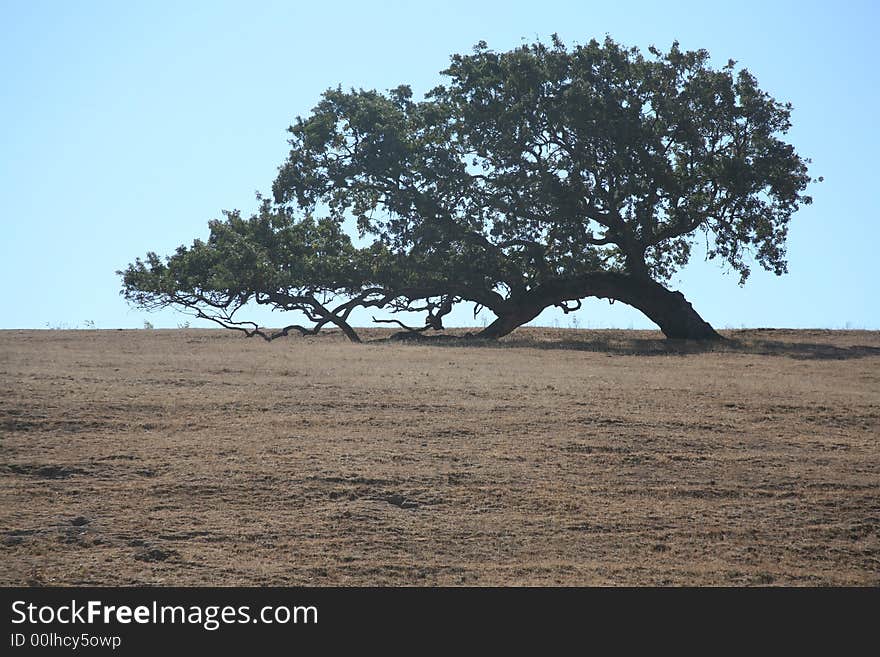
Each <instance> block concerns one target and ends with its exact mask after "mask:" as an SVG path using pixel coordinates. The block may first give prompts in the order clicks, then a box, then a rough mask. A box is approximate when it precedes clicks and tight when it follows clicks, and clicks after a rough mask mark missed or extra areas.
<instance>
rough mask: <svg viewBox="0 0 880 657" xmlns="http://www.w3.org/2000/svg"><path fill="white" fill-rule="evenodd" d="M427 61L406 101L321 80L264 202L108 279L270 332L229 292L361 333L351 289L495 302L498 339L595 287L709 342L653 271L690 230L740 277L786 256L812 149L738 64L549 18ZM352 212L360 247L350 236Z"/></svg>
mask: <svg viewBox="0 0 880 657" xmlns="http://www.w3.org/2000/svg"><path fill="white" fill-rule="evenodd" d="M443 73H444V74H445V75H446V76H447V77H448V78H449V80H448V82H447V84H445V85H443V86H439V87H437V88H435V89H433V90H432V91H430V92H429V93H428V94H427V95H426V97H425V98H424V99H423V100H421V101H416V100H414V99H413V95H412V92H411V90H410V88H409V87H408V86H401V87H398V88H396V89H394V90H391V91H389V92H388V93H379V92H376V91H363V90H360V91H348V92H346V91H343V90H342V89H340V88H337V89H331V90H329V91H327V92H326V93H325V94H324V95H323V98H322V100H321V102H320V103H319V104H318V106H317V107H315V109H314V110H313V111H312V113H311V115H310V116H308V117H307V118H304V119H303V118H299V119H298V120H297V121H296V123H295V125H293V126H291V127H290V129H289V132H290V135H291V136H290V145H291V150H290V154H289V156H288V158H287V159H286V161H285V162H284V163H283V164H282V166H281V167H280V168H279V173H278V176H277V178H276V180H275V182H274V184H273V186H272V191H273V197H274V198H273V201H274V202H270V201H268V200H264V201H263V202H262V204H261V210H260V214H258V215H255V216H253V217H251V218H250V219H249V220H244V219H242V218H241V217H240V216H239V215H238V214H236V213H229V214H228V215H227V219H226V221H225V222H213V223H212V224H211V230H212V237H211V240H209V242H208V243H202V242H196V243H195V244H194V245H193V247H192V248H190V249H185V248H183V247H181V249H179V250H178V252H177V253H176V254H174V255H172V256H171V257H170V258H167V259H166V260H165V261H162V260H160V259H159V258H158V257H157V256H156V255H155V254H150V255H149V256H148V259H147V261H145V262H144V261H140V260H138V261H136V262H135V263H134V264H133V265H130V266H129V268H128V269H127V270H126V271H125V272H122V274H123V278H124V288H123V293H124V294H125V295H126V296H127V297H128V298H129V299H130V300H132V301H134V302H135V303H138V304H140V305H142V306H146V307H155V306H165V305H174V306H177V307H181V308H187V309H190V310H195V312H196V313H200V315H199V316H203V317H209V318H211V319H214V320H215V321H220V322H221V323H223V324H224V325H228V326H230V327H232V328H242V329H243V330H246V331H247V332H248V333H249V334H253V333H259V334H262V335H263V336H264V337H270V336H268V335H267V334H266V333H264V332H262V331H260V330H259V329H258V328H257V327H256V326H254V325H251V326H250V329H248V328H247V326H248V325H246V324H242V323H239V322H237V321H233V320H232V317H231V315H230V314H229V312H230V310H231V311H232V312H235V310H237V309H238V308H239V307H240V306H241V305H243V304H244V303H246V302H247V301H250V300H254V301H256V302H258V303H265V304H270V305H271V306H272V307H274V308H279V309H282V310H299V311H302V312H303V313H305V316H306V317H307V318H308V319H309V320H310V321H311V324H312V325H311V327H310V328H305V327H299V326H298V327H296V328H298V329H299V330H301V331H302V332H312V331H317V330H319V329H320V328H321V327H322V326H325V325H327V324H334V325H336V326H339V327H340V328H342V329H343V330H344V331H346V333H347V334H349V337H352V339H356V334H355V332H354V331H353V329H351V327H350V326H349V325H348V323H347V320H348V317H349V315H350V313H351V312H352V310H353V309H354V308H356V307H359V306H372V307H376V308H385V309H388V310H390V311H392V312H400V311H418V310H420V311H426V312H427V313H428V317H427V320H426V323H425V326H424V327H423V328H435V329H436V328H442V317H443V316H444V315H446V314H448V313H449V311H450V310H451V309H452V307H453V306H454V305H455V304H457V303H460V302H472V303H473V304H475V312H476V310H478V309H481V308H487V309H488V310H490V311H491V312H492V313H494V314H495V316H496V318H497V319H496V320H495V321H494V322H492V323H491V324H490V325H489V326H487V327H486V328H485V329H484V330H483V331H482V332H481V333H480V334H479V335H480V337H485V338H497V337H501V336H504V335H506V334H508V333H510V332H511V331H513V330H514V329H516V328H517V327H518V326H520V325H522V324H524V323H526V322H528V321H530V320H532V319H534V318H535V317H537V316H538V315H539V314H540V313H541V312H542V311H543V310H544V309H546V308H548V307H552V306H558V307H560V308H562V309H563V310H565V311H566V312H568V311H571V310H573V309H576V308H578V307H580V303H581V300H583V299H585V298H588V297H600V298H606V299H609V300H612V301H620V302H623V303H626V304H629V305H631V306H633V307H635V308H637V309H639V310H640V311H641V312H643V313H644V314H645V315H646V316H647V317H649V318H650V319H651V320H652V321H653V322H655V323H656V324H657V325H658V326H659V327H660V328H661V330H662V331H663V333H664V334H665V335H666V336H667V337H670V338H689V339H716V338H718V337H719V336H718V334H717V333H716V332H715V331H714V330H713V329H712V327H711V326H710V325H709V324H708V323H707V322H705V321H704V320H703V319H702V318H701V317H700V316H699V314H698V313H697V312H696V311H695V310H694V309H693V307H692V306H691V304H690V303H689V302H688V301H687V300H686V299H685V298H684V296H683V295H682V294H681V293H680V292H677V291H673V290H670V289H668V288H667V287H665V286H664V283H665V282H667V281H668V280H669V279H670V277H671V276H672V275H673V274H674V273H675V272H676V271H677V270H678V269H679V268H680V267H682V266H683V265H685V264H686V263H687V262H688V259H689V257H690V255H691V248H692V245H693V244H694V242H695V241H696V240H697V239H701V240H705V243H706V245H707V249H708V250H707V256H708V258H719V259H721V260H723V261H724V262H726V263H728V264H729V266H731V267H732V268H733V269H734V270H736V271H737V272H738V273H739V275H740V282H741V283H744V282H745V281H746V279H747V278H748V276H749V273H750V266H753V265H754V264H755V263H757V264H758V265H760V266H761V267H763V268H765V269H767V270H770V271H772V272H774V273H776V274H782V273H784V272H785V271H786V260H785V240H786V234H787V228H788V222H789V220H790V218H791V216H792V214H793V213H794V212H795V211H796V210H797V209H798V207H799V206H800V204H806V203H810V201H811V199H810V197H809V196H807V195H805V193H804V192H805V190H806V188H807V186H808V184H809V183H810V182H811V179H810V176H809V174H808V171H807V164H808V163H809V160H806V159H804V158H802V157H800V156H799V155H798V154H797V153H796V152H795V150H794V148H793V147H792V146H791V145H790V144H788V143H786V142H785V141H783V140H782V137H783V136H784V135H785V133H786V132H787V131H788V129H789V127H790V123H789V119H790V113H791V106H790V105H789V104H782V103H779V102H777V101H776V100H774V99H773V98H772V97H771V96H769V95H768V94H767V93H766V92H764V91H762V90H761V89H760V88H759V87H758V85H757V82H756V80H755V78H754V76H752V75H751V74H750V73H749V72H748V71H747V70H745V69H737V66H736V63H735V62H733V61H729V62H728V63H727V64H726V65H725V66H723V67H721V68H720V69H714V68H712V67H711V66H710V65H709V55H708V53H707V52H706V51H704V50H698V51H688V52H685V51H682V50H681V49H680V48H679V45H678V44H677V43H675V44H673V45H672V47H671V49H670V50H669V51H668V52H661V51H659V50H657V49H656V48H653V47H652V48H650V49H649V54H648V55H647V56H646V55H643V54H642V53H641V52H640V51H639V50H638V49H636V48H630V49H626V48H623V47H621V46H620V45H619V44H617V43H615V42H614V41H613V40H611V39H610V38H607V39H606V40H605V41H604V43H599V42H597V41H591V42H589V43H588V44H586V45H582V46H575V47H573V48H567V47H566V46H565V45H564V44H563V43H562V42H561V41H560V40H559V39H558V38H556V37H555V36H554V38H553V40H552V43H551V44H550V45H545V44H542V43H536V44H533V45H530V46H523V47H521V48H517V49H515V50H513V51H510V52H502V53H498V52H494V51H492V50H489V49H488V48H487V47H486V44H485V43H480V44H478V46H477V47H476V48H475V49H474V51H473V53H472V54H468V55H455V56H453V57H452V61H451V65H450V66H449V68H448V69H446V70H445V71H443ZM321 213H323V214H325V215H326V217H325V218H323V219H320V220H315V219H313V218H312V217H313V216H315V215H316V214H321ZM297 217H301V218H297ZM350 220H355V221H356V225H357V229H358V232H359V234H360V237H361V238H362V239H364V240H365V243H367V244H368V246H361V247H356V246H354V245H353V243H352V240H351V237H350V236H349V235H347V234H346V233H345V231H344V226H345V225H346V222H347V221H350ZM243 227H245V228H243ZM230 231H231V232H230ZM310 231H311V232H310ZM312 232H317V234H319V235H320V237H319V238H317V239H316V238H315V237H314V236H313V235H312V234H311V233H312ZM227 233H229V235H226V234H227ZM224 236H225V237H224ZM233 238H234V239H233ZM370 240H372V241H370ZM229 263H232V264H229ZM288 328H290V327H288Z"/></svg>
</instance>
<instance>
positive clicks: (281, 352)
mask: <svg viewBox="0 0 880 657" xmlns="http://www.w3.org/2000/svg"><path fill="white" fill-rule="evenodd" d="M389 333H390V331H381V330H375V331H367V332H365V334H366V337H367V338H369V341H368V342H366V343H365V344H362V345H353V344H349V343H347V342H345V341H343V340H342V339H341V338H340V336H338V335H333V334H327V335H322V336H319V337H316V338H307V339H306V338H290V339H287V340H278V341H275V342H273V343H271V344H267V343H264V342H262V341H256V340H247V339H245V338H242V337H240V336H238V335H235V334H231V333H228V332H223V331H219V330H218V331H211V330H185V331H184V330H169V331H164V330H154V331H151V330H136V331H0V555H2V559H0V584H3V585H21V584H30V585H134V584H157V585H201V584H205V585H257V586H261V585H313V586H329V585H343V586H345V585H417V586H424V585H479V586H482V585H662V584H666V585H735V586H740V585H868V586H877V585H880V333H877V332H860V331H835V332H831V331H787V330H776V331H769V330H763V331H762V330H754V331H727V332H725V335H726V336H727V337H728V338H730V341H728V342H727V343H725V344H722V345H715V346H712V347H709V348H701V347H698V346H693V345H675V344H670V343H667V342H666V341H664V340H662V339H661V336H660V335H659V334H658V333H653V332H650V331H645V332H638V331H573V330H552V329H521V330H520V331H518V332H517V333H515V334H514V335H513V336H510V337H509V338H508V339H506V340H504V341H502V342H501V343H499V344H496V345H467V346H466V345H462V344H455V343H453V342H441V343H437V344H430V345H423V344H402V343H397V342H388V341H385V340H382V339H381V338H382V337H383V336H387V335H388V334H389Z"/></svg>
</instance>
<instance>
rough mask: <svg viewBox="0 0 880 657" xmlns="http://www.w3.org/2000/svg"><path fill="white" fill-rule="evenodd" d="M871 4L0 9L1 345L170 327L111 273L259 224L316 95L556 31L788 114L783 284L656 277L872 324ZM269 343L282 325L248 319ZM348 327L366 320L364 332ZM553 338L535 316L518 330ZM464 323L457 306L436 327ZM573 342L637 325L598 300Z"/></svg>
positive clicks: (763, 321)
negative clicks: (803, 186) (659, 51)
mask: <svg viewBox="0 0 880 657" xmlns="http://www.w3.org/2000/svg"><path fill="white" fill-rule="evenodd" d="M878 25H880V10H878V9H877V4H876V3H873V2H841V3H831V2H821V3H820V2H806V1H803V0H801V1H799V2H768V1H766V0H765V1H763V2H750V1H745V2H743V1H741V2H735V3H734V2H725V3H709V2H705V1H704V2H656V1H655V2H555V1H553V0H544V1H542V2H515V1H511V0H508V1H506V2H475V1H470V2H338V1H337V2H324V3H316V2H309V3H300V2H219V1H214V2H160V1H158V0H153V1H150V2H86V1H82V2H60V1H59V2H36V1H25V0H21V1H12V0H0V30H2V39H0V80H2V87H0V89H2V103H0V200H2V218H0V222H2V225H0V281H2V283H0V286H2V287H0V290H2V297H3V299H2V306H0V328H42V327H45V326H46V325H47V324H48V325H50V326H69V327H75V326H82V325H83V323H84V322H85V321H86V320H90V321H93V322H95V324H96V325H97V326H98V327H99V328H115V327H140V326H142V325H143V321H144V320H145V319H147V320H149V321H151V322H152V323H153V324H155V325H156V326H157V327H160V326H168V327H173V326H175V325H177V324H178V323H181V322H183V321H186V320H187V318H186V317H184V316H182V315H178V314H176V313H173V312H163V313H158V314H148V313H146V312H144V311H140V310H136V309H132V308H130V307H129V306H128V305H127V304H126V303H125V302H124V301H123V300H122V298H121V297H120V296H119V295H118V291H119V278H118V277H117V276H116V275H115V273H114V272H115V271H116V270H117V269H121V268H124V267H125V266H126V264H127V263H129V262H131V261H132V260H133V259H134V258H135V257H137V256H142V255H143V254H144V253H145V252H146V251H148V250H153V251H157V252H158V253H160V254H166V253H170V252H171V251H172V250H173V249H174V247H176V246H177V245H179V244H181V243H190V242H191V241H192V239H193V238H195V237H204V236H206V234H207V221H208V220H209V219H211V218H214V217H217V216H219V214H220V210H221V209H224V208H228V209H231V208H239V209H241V210H242V211H244V212H250V211H252V210H254V209H255V207H256V202H255V200H254V192H255V191H257V190H261V191H266V192H268V191H269V189H270V186H271V182H272V180H273V179H274V177H275V172H276V169H277V167H278V165H279V164H281V162H282V160H283V159H284V157H285V155H286V151H287V143H286V133H285V129H286V127H287V126H288V125H289V124H290V123H291V122H292V121H293V119H294V117H295V116H296V115H306V114H308V112H309V111H310V109H311V108H312V107H313V106H314V105H315V104H316V103H317V102H318V100H319V96H320V94H321V92H322V91H324V90H325V89H327V88H328V87H331V86H336V85H337V84H342V85H343V87H350V86H357V87H363V88H376V89H382V90H384V89H388V88H391V87H394V86H397V85H398V84H401V83H409V84H411V85H412V86H413V88H414V90H415V91H416V93H417V94H420V93H421V92H423V91H425V90H427V89H429V88H430V87H432V86H434V85H435V84H437V83H438V82H441V81H442V76H440V75H439V71H440V70H441V69H443V68H445V66H446V64H447V62H448V58H449V55H450V54H452V53H454V52H466V51H469V50H470V48H471V46H473V44H474V43H476V42H477V41H479V40H481V39H483V40H486V41H487V42H488V44H489V46H490V47H492V48H494V49H496V50H506V49H510V48H513V47H516V46H517V45H520V44H521V43H523V41H524V40H525V41H532V40H534V39H535V38H536V37H539V38H541V39H543V40H548V39H549V35H550V34H552V33H553V32H558V33H559V35H560V36H561V37H562V38H563V40H565V41H566V42H568V43H571V42H575V41H577V42H585V41H587V40H589V39H590V38H593V37H596V38H599V39H601V38H602V37H604V35H605V34H610V35H611V36H612V37H613V38H614V39H615V40H617V41H619V42H621V43H623V44H625V45H635V46H638V47H640V48H642V49H643V50H646V49H647V47H648V46H649V45H651V44H656V45H657V46H658V47H668V46H669V44H670V43H671V42H672V41H673V40H674V39H678V40H679V41H680V42H681V44H682V47H684V48H688V49H692V48H706V49H708V50H709V52H710V53H711V54H712V56H713V59H714V61H715V62H716V63H719V64H720V63H724V62H726V61H727V59H728V58H733V59H736V60H737V61H739V62H740V64H741V65H743V66H745V67H747V68H749V69H750V70H751V71H752V72H753V73H754V74H755V75H756V76H757V78H758V80H759V83H760V84H761V86H762V87H763V88H764V89H765V90H767V91H768V92H770V93H771V94H772V95H773V96H774V97H776V98H777V99H779V100H782V101H790V102H792V103H793V104H794V107H795V109H794V113H793V123H794V128H793V129H792V131H791V132H790V134H789V140H790V141H791V142H792V143H793V144H794V145H795V147H796V148H797V150H798V152H799V153H800V154H801V155H803V156H805V157H810V158H812V159H813V167H812V170H811V171H812V173H813V175H815V176H819V175H821V176H824V177H825V182H824V183H822V184H820V185H816V186H814V187H813V188H812V189H811V192H812V194H813V196H814V199H815V203H814V204H813V205H812V206H810V207H806V208H804V209H802V210H801V211H800V212H799V213H798V214H797V215H796V216H795V217H794V219H793V221H792V224H791V233H790V239H789V263H790V267H789V268H790V273H789V274H788V275H787V276H784V277H782V278H777V277H776V276H773V275H771V274H769V273H766V272H763V271H762V270H758V269H755V270H754V273H753V275H752V278H751V279H750V281H749V283H748V284H747V285H746V286H745V288H740V287H739V286H738V285H737V276H736V275H735V274H729V273H728V274H725V273H724V272H723V271H722V270H721V269H720V268H719V267H718V266H717V265H716V264H714V263H704V262H702V261H701V260H699V259H696V260H695V262H693V263H692V264H691V265H690V266H689V267H688V268H687V269H686V270H685V271H683V272H682V273H681V274H680V275H679V276H677V277H676V278H675V279H674V280H673V281H672V287H677V288H678V289H681V290H682V291H683V292H684V293H685V295H686V296H687V297H688V299H689V300H691V301H692V303H693V304H694V306H695V307H696V309H697V310H698V311H699V312H700V313H701V314H702V315H703V316H704V317H705V318H706V319H707V320H708V321H710V322H711V323H712V324H713V325H714V326H716V327H717V328H725V327H734V328H739V327H741V326H746V327H750V326H752V327H755V326H777V327H785V326H789V327H828V328H844V327H852V328H871V329H878V328H880V310H878V300H880V295H878V293H877V289H876V288H877V285H876V284H877V280H878V275H877V273H876V268H877V260H878V258H877V255H876V251H877V245H878V243H880V221H878V219H880V217H878V202H877V196H876V190H877V183H876V177H877V173H876V159H877V157H878V154H880V138H878V131H877V130H876V126H875V113H876V108H877V107H878V106H880V73H878V68H877V55H876V48H875V46H874V45H873V44H874V41H875V39H876V30H877V26H878ZM256 317H257V319H258V321H261V322H263V323H266V324H269V325H279V324H281V323H283V322H284V320H283V319H282V317H280V316H278V315H276V316H274V317H273V316H271V315H268V313H265V312H261V313H259V314H258V315H256ZM360 319H361V321H356V322H355V323H356V324H366V323H368V321H369V317H368V316H366V315H364V316H362V317H361V318H360ZM554 321H556V322H558V323H559V324H560V325H561V326H568V325H569V324H570V322H571V316H562V314H561V313H559V312H557V311H546V312H545V314H544V315H542V316H541V317H540V318H539V319H538V321H537V322H536V323H539V324H545V325H552V324H553V323H554ZM468 322H473V320H472V319H471V317H470V312H469V311H468V310H467V309H465V308H462V311H461V312H459V313H458V314H456V315H455V317H454V319H453V321H452V322H450V323H451V324H457V325H463V324H465V323H468ZM577 323H578V324H579V325H580V326H582V327H585V326H589V327H603V326H616V327H622V328H627V327H630V326H632V327H636V328H639V327H652V325H651V324H650V322H649V321H648V320H646V319H644V318H643V317H642V316H641V315H640V314H639V313H637V312H635V311H632V310H630V309H627V308H626V307H625V306H623V305H622V304H615V305H614V306H609V305H608V304H607V303H606V302H598V301H594V302H591V303H588V304H585V307H584V309H583V310H581V311H580V312H579V313H578V314H577Z"/></svg>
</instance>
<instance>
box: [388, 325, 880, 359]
mask: <svg viewBox="0 0 880 657" xmlns="http://www.w3.org/2000/svg"><path fill="white" fill-rule="evenodd" d="M767 332H769V330H768V329H754V330H743V331H736V332H731V331H728V332H727V333H728V336H725V339H724V340H721V341H697V340H670V339H667V338H664V337H663V336H662V334H659V332H654V331H588V330H585V331H577V332H576V333H577V337H567V336H566V335H564V334H570V333H572V331H547V332H546V333H549V335H540V334H538V335H536V334H535V332H528V333H525V332H524V333H519V332H518V333H519V334H517V333H514V334H513V335H510V336H508V337H506V338H503V339H501V340H484V339H479V338H475V337H473V336H470V335H468V334H464V335H455V334H449V333H446V334H439V335H425V334H418V337H415V336H413V337H407V339H404V340H399V338H398V340H399V341H401V342H406V343H410V344H417V345H430V346H437V347H479V348H488V349H515V348H529V349H546V350H563V351H591V352H596V353H604V354H609V355H614V356H692V355H700V354H708V353H732V354H748V355H756V356H780V357H786V358H794V359H800V360H850V359H854V358H867V357H871V356H880V346H873V345H867V344H857V345H846V346H844V345H837V344H830V343H829V342H824V341H821V340H817V341H815V342H808V341H806V340H804V339H803V338H800V339H798V338H799V336H798V333H806V334H807V336H808V337H812V335H810V334H811V333H812V332H811V331H804V332H799V331H795V330H792V331H785V332H784V334H782V335H780V336H779V338H778V339H767V338H765V337H761V336H762V335H764V334H766V333H767ZM629 334H632V335H629ZM654 335H656V336H657V337H654ZM389 339H390V338H385V339H384V340H382V341H385V340H389Z"/></svg>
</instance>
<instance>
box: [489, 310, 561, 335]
mask: <svg viewBox="0 0 880 657" xmlns="http://www.w3.org/2000/svg"><path fill="white" fill-rule="evenodd" d="M544 308H546V306H519V307H516V308H514V309H513V310H512V311H510V312H508V313H505V314H502V315H498V319H496V320H495V321H494V322H492V323H491V324H489V326H487V327H486V328H484V329H483V330H482V331H480V332H479V333H477V335H476V337H478V338H485V339H487V340H497V339H498V338H503V337H504V336H505V335H507V334H508V333H512V332H513V331H514V330H516V329H517V328H518V327H520V326H522V325H523V324H526V323H528V322H530V321H532V320H533V319H535V317H537V316H538V315H540V314H541V311H542V310H544Z"/></svg>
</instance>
